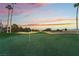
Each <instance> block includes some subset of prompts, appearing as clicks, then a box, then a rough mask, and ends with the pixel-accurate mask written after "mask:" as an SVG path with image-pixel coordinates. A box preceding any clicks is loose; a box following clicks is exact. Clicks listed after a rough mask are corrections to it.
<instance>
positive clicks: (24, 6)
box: [0, 3, 76, 29]
mask: <svg viewBox="0 0 79 59" xmlns="http://www.w3.org/2000/svg"><path fill="white" fill-rule="evenodd" d="M73 4H74V3H57V4H56V3H17V4H16V5H15V8H14V14H13V23H16V24H18V25H27V24H31V25H32V26H31V27H33V28H38V27H39V28H45V27H46V28H52V29H57V28H61V29H64V28H68V29H75V12H76V8H74V6H73ZM6 5H7V4H5V3H3V4H0V20H2V21H3V23H4V24H6V20H7V9H6V8H5V6H6ZM33 24H34V25H33ZM39 24H40V25H39ZM44 24H45V25H44ZM51 24H52V25H51ZM35 26H36V27H35Z"/></svg>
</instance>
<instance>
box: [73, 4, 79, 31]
mask: <svg viewBox="0 0 79 59" xmlns="http://www.w3.org/2000/svg"><path fill="white" fill-rule="evenodd" d="M74 7H75V8H77V9H76V30H77V31H78V7H79V3H75V4H74Z"/></svg>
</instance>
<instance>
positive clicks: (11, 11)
mask: <svg viewBox="0 0 79 59" xmlns="http://www.w3.org/2000/svg"><path fill="white" fill-rule="evenodd" d="M15 4H16V3H12V4H11V6H12V11H11V19H10V33H11V29H12V28H11V25H12V16H13V9H14V5H15Z"/></svg>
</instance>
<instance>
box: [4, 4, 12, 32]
mask: <svg viewBox="0 0 79 59" xmlns="http://www.w3.org/2000/svg"><path fill="white" fill-rule="evenodd" d="M5 8H7V9H8V19H7V33H8V32H9V30H10V29H9V21H10V20H9V17H10V10H12V9H13V8H12V7H11V5H7V6H6V7H5Z"/></svg>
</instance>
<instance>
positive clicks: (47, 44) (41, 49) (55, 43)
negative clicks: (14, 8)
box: [0, 32, 79, 56]
mask: <svg viewBox="0 0 79 59" xmlns="http://www.w3.org/2000/svg"><path fill="white" fill-rule="evenodd" d="M28 36H29V35H28V34H25V35H23V34H22V35H21V34H20V35H19V34H16V33H12V34H6V33H0V55H6V56H7V55H9V56H11V55H12V56H20V55H22V56H72V55H73V56H75V55H78V56H79V35H76V34H74V35H72V34H69V35H68V34H64V35H63V34H61V35H57V34H55V35H53V34H46V33H42V32H40V33H36V34H31V40H29V37H28Z"/></svg>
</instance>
